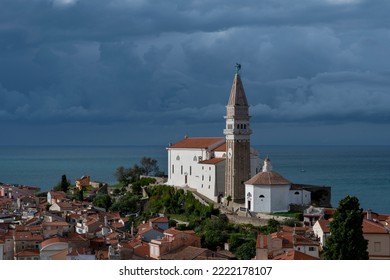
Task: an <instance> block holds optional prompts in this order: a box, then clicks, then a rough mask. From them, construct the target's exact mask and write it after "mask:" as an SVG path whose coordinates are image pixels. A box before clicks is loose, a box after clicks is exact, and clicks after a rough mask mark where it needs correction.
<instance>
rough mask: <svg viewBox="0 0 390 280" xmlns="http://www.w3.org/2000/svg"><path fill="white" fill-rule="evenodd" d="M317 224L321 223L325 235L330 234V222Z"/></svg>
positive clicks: (319, 221) (321, 221)
mask: <svg viewBox="0 0 390 280" xmlns="http://www.w3.org/2000/svg"><path fill="white" fill-rule="evenodd" d="M317 222H318V223H319V225H320V227H321V229H322V231H323V233H330V221H328V220H318V221H317Z"/></svg>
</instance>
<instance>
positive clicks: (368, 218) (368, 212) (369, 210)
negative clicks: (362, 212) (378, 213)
mask: <svg viewBox="0 0 390 280" xmlns="http://www.w3.org/2000/svg"><path fill="white" fill-rule="evenodd" d="M367 220H369V221H371V220H372V213H371V209H367Z"/></svg>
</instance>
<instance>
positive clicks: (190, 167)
mask: <svg viewBox="0 0 390 280" xmlns="http://www.w3.org/2000/svg"><path fill="white" fill-rule="evenodd" d="M190 175H192V166H190Z"/></svg>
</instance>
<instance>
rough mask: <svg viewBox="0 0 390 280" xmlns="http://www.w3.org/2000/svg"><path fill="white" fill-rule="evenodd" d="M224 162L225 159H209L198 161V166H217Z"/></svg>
mask: <svg viewBox="0 0 390 280" xmlns="http://www.w3.org/2000/svg"><path fill="white" fill-rule="evenodd" d="M225 160H226V159H225V158H211V159H208V160H204V161H200V162H199V163H200V164H218V163H220V162H222V161H225Z"/></svg>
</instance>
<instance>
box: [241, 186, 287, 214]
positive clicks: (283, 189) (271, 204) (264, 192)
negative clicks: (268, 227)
mask: <svg viewBox="0 0 390 280" xmlns="http://www.w3.org/2000/svg"><path fill="white" fill-rule="evenodd" d="M289 189H290V186H289V185H272V186H267V185H255V186H254V185H245V207H248V192H249V193H250V194H251V196H252V202H251V207H250V211H253V212H259V213H273V212H287V211H289V208H290V207H289V205H290V202H289ZM260 196H264V197H260Z"/></svg>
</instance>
